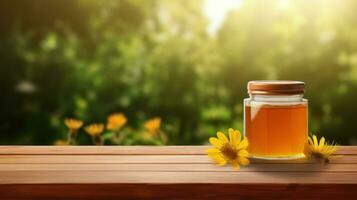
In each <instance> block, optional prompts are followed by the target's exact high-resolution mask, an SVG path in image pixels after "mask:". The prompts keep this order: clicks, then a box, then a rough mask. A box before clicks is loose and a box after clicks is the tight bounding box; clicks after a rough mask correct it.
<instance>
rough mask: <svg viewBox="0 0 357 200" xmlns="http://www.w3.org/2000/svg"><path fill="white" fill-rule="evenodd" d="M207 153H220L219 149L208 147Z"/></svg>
mask: <svg viewBox="0 0 357 200" xmlns="http://www.w3.org/2000/svg"><path fill="white" fill-rule="evenodd" d="M206 152H207V154H210V153H211V154H213V153H220V151H219V149H216V148H212V149H207V151H206Z"/></svg>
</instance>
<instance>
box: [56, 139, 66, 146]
mask: <svg viewBox="0 0 357 200" xmlns="http://www.w3.org/2000/svg"><path fill="white" fill-rule="evenodd" d="M53 144H54V145H56V146H63V145H67V142H66V141H64V140H56V141H55V142H54V143H53Z"/></svg>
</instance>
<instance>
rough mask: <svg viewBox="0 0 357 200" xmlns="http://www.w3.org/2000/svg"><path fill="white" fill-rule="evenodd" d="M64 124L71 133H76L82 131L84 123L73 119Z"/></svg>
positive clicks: (65, 121)
mask: <svg viewBox="0 0 357 200" xmlns="http://www.w3.org/2000/svg"><path fill="white" fill-rule="evenodd" d="M64 124H65V125H66V126H67V128H68V129H69V131H70V132H71V133H74V132H76V131H77V130H78V129H80V128H81V127H82V126H83V122H82V121H81V120H78V119H73V118H69V119H65V120H64Z"/></svg>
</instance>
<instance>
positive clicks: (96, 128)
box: [84, 124, 104, 137]
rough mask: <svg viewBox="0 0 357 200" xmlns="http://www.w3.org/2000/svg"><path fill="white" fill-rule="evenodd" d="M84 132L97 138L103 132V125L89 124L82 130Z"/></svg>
mask: <svg viewBox="0 0 357 200" xmlns="http://www.w3.org/2000/svg"><path fill="white" fill-rule="evenodd" d="M84 129H85V130H86V132H87V133H88V134H89V135H90V136H92V137H94V136H99V135H100V134H101V133H102V132H103V130H104V125H103V124H90V125H88V126H86V127H85V128H84Z"/></svg>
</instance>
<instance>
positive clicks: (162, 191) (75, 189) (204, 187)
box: [0, 184, 357, 200]
mask: <svg viewBox="0 0 357 200" xmlns="http://www.w3.org/2000/svg"><path fill="white" fill-rule="evenodd" d="M0 194H1V197H2V199H21V200H23V199H31V200H32V199H100V200H103V199H106V200H118V199H190V200H195V199H213V200H217V199H324V200H326V199H327V200H328V199H341V198H342V199H355V197H356V196H357V190H356V186H355V185H352V184H323V185H317V184H299V185H296V184H295V185H289V184H255V185H250V184H75V185H74V184H34V185H1V186H0Z"/></svg>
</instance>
